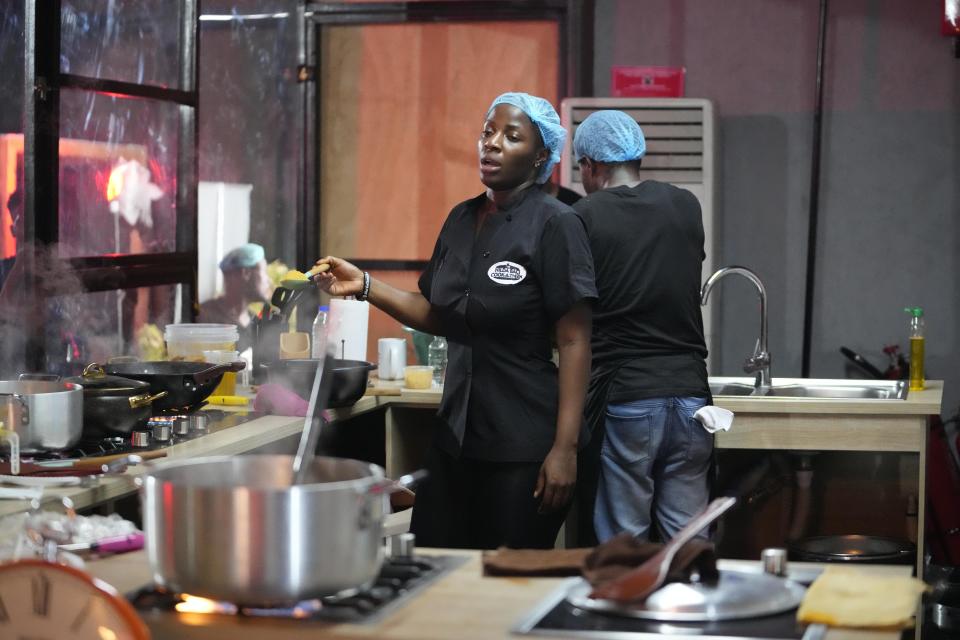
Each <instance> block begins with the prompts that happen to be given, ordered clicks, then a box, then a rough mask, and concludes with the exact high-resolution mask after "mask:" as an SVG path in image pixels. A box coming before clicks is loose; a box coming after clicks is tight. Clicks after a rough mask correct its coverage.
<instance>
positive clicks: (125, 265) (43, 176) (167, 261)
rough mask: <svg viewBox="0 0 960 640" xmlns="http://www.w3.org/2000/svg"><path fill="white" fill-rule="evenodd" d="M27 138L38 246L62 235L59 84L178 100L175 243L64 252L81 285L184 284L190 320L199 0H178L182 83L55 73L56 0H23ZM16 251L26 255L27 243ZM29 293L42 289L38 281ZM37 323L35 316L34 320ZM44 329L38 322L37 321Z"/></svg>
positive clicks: (27, 188) (29, 200)
mask: <svg viewBox="0 0 960 640" xmlns="http://www.w3.org/2000/svg"><path fill="white" fill-rule="evenodd" d="M24 2H25V7H24V67H25V68H24V87H23V97H24V101H23V104H24V127H23V129H24V134H23V135H24V144H23V168H24V176H23V189H24V198H23V199H24V202H23V207H24V210H23V216H24V236H25V239H26V243H25V244H26V245H28V246H33V247H40V248H43V247H45V246H49V245H52V244H53V243H56V242H57V241H58V240H59V236H60V221H59V170H60V158H59V140H60V90H61V89H64V88H70V89H79V90H87V91H94V92H101V93H110V94H113V95H120V96H123V97H128V98H139V99H150V100H156V101H160V102H169V103H174V104H177V105H179V110H178V123H177V127H178V137H179V140H178V157H177V171H176V174H177V196H176V202H177V223H176V250H175V251H173V252H168V253H155V254H132V255H122V256H96V257H84V258H72V259H63V260H62V261H61V263H62V265H63V266H64V267H67V268H70V269H72V270H73V271H74V272H75V273H76V274H77V275H78V277H79V278H80V281H81V283H82V284H83V286H84V290H85V292H95V291H110V290H115V289H124V288H131V287H147V286H157V285H164V284H186V285H187V290H188V293H187V295H186V296H184V297H183V300H182V309H181V313H182V314H183V317H186V318H190V319H192V318H193V317H195V314H196V310H197V300H196V296H197V246H196V245H197V181H198V175H199V174H198V162H197V125H198V122H197V114H196V110H197V106H198V102H199V92H198V88H197V59H198V57H199V21H198V16H199V6H198V5H199V0H179V3H178V8H179V11H180V21H179V34H178V35H179V61H178V62H179V81H180V88H179V89H167V88H163V87H157V86H152V85H139V84H136V83H130V82H122V81H117V80H108V79H101V78H90V77H87V76H81V75H75V74H66V73H61V72H60V54H61V48H60V44H61V29H60V21H61V8H62V2H61V0H24ZM23 253H24V255H22V256H20V255H18V258H17V259H18V260H19V259H25V260H26V261H27V266H28V273H31V274H32V273H34V269H33V268H32V266H33V262H34V260H35V256H34V254H33V251H32V250H30V249H28V250H27V251H24V252H23ZM26 284H27V292H26V295H27V296H28V298H35V297H36V296H37V295H40V294H39V292H38V290H37V287H36V282H35V281H31V282H28V283H26ZM34 324H39V323H34ZM34 330H35V331H38V332H39V331H41V330H42V328H41V327H34ZM44 355H45V354H42V353H34V354H28V356H29V358H30V360H29V361H28V362H27V365H28V366H32V367H40V366H42V362H41V361H40V360H41V359H42V358H43V357H44Z"/></svg>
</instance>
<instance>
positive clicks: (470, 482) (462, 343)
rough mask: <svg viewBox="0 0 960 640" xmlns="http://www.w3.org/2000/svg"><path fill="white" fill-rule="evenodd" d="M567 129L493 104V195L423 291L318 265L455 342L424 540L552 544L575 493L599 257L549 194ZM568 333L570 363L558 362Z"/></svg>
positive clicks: (519, 96)
mask: <svg viewBox="0 0 960 640" xmlns="http://www.w3.org/2000/svg"><path fill="white" fill-rule="evenodd" d="M565 138H566V130H565V129H564V128H563V127H562V126H561V125H560V118H559V117H558V116H557V113H556V111H555V110H554V108H553V107H552V106H551V105H550V103H549V102H547V101H546V100H544V99H543V98H538V97H534V96H530V95H527V94H524V93H505V94H503V95H501V96H499V97H498V98H497V99H495V100H494V101H493V104H491V106H490V108H489V109H488V111H487V113H486V116H485V118H484V120H483V126H482V128H481V130H480V138H479V141H478V155H479V167H478V168H479V170H480V180H481V182H482V183H483V185H484V186H485V187H486V191H485V193H483V194H481V195H479V196H477V197H475V198H472V199H470V200H467V201H465V202H462V203H460V204H458V205H457V206H456V207H454V208H453V210H452V211H451V212H450V214H449V215H448V216H447V219H446V222H444V224H443V227H442V228H441V230H440V236H439V238H438V239H437V242H436V246H435V248H434V250H433V255H432V256H431V258H430V262H429V264H428V265H427V268H426V270H425V271H424V272H423V274H422V275H421V276H420V281H419V288H420V290H419V291H417V292H406V291H400V290H398V289H395V288H393V287H392V286H390V285H388V284H386V283H385V282H381V281H379V280H375V279H372V278H371V277H370V275H369V274H368V273H366V272H364V271H361V270H360V269H358V268H357V267H355V266H354V265H352V264H350V263H348V262H345V261H344V260H341V259H339V258H335V257H326V258H323V259H321V260H320V261H319V262H318V264H328V265H330V271H329V272H328V273H326V274H323V275H321V276H320V277H319V278H318V283H319V284H320V286H321V287H322V288H323V289H325V290H326V291H328V292H329V293H330V294H331V295H335V296H350V295H352V296H357V298H358V299H360V300H369V301H370V303H371V304H373V305H375V306H377V307H379V308H380V309H382V310H384V311H386V312H387V313H389V314H390V315H392V316H393V317H394V318H396V319H397V320H399V321H400V322H402V323H403V324H405V325H408V326H411V327H413V328H415V329H419V330H421V331H425V332H428V333H431V334H434V335H442V336H445V337H446V338H447V340H448V344H449V359H448V363H447V374H446V379H445V384H444V390H443V399H442V401H441V405H440V412H439V416H440V418H441V419H442V420H443V421H444V422H445V423H446V427H447V428H446V429H440V430H438V432H437V434H436V437H435V440H434V443H433V445H432V447H431V449H430V451H429V452H428V453H427V469H428V471H429V472H430V478H429V479H428V480H427V481H426V482H425V483H424V484H423V485H422V486H421V487H419V488H418V489H417V496H416V502H415V504H414V508H413V518H412V522H411V530H412V531H413V532H414V533H415V534H416V536H417V542H418V543H419V544H421V545H426V546H433V547H457V548H483V549H492V548H496V547H499V546H501V545H504V546H508V547H514V548H550V547H552V546H553V544H554V541H555V540H556V537H557V533H558V531H559V529H560V525H561V524H562V522H563V518H564V515H565V513H566V510H567V506H568V503H569V500H570V497H571V496H572V493H573V489H574V486H575V483H576V474H577V450H578V444H579V443H580V442H581V430H582V428H583V402H584V396H585V392H586V385H587V379H588V377H589V369H590V301H591V300H592V299H593V298H595V296H596V288H595V285H594V281H593V261H592V259H591V256H590V250H589V247H588V246H587V238H586V234H585V232H584V228H583V224H582V223H581V221H580V219H579V218H578V217H577V216H576V215H575V214H574V213H573V211H571V210H570V208H569V207H567V206H566V205H564V204H562V203H560V202H559V201H557V200H556V199H554V198H552V197H550V196H549V195H547V194H546V193H544V192H543V191H542V190H541V189H540V185H541V184H542V183H543V182H544V181H546V180H547V178H548V177H549V176H550V172H551V170H552V168H553V166H554V165H555V164H556V163H557V162H558V161H559V159H560V151H561V149H562V148H563V144H564V141H565ZM554 335H555V336H556V342H557V346H558V350H559V367H557V366H554V364H553V363H552V362H551V356H552V338H553V336H554Z"/></svg>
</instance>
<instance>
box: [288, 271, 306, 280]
mask: <svg viewBox="0 0 960 640" xmlns="http://www.w3.org/2000/svg"><path fill="white" fill-rule="evenodd" d="M283 279H284V280H306V279H307V274H305V273H304V272H302V271H297V270H296V269H290V271H287V273H286V274H285V275H284V276H283Z"/></svg>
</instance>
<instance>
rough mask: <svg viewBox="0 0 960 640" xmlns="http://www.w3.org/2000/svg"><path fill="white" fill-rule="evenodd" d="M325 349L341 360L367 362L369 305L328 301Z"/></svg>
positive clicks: (351, 301)
mask: <svg viewBox="0 0 960 640" xmlns="http://www.w3.org/2000/svg"><path fill="white" fill-rule="evenodd" d="M329 322H330V328H329V329H328V330H327V349H328V351H330V352H332V353H333V357H335V358H341V359H343V360H362V361H364V362H366V360H367V325H368V323H369V322H370V304H369V303H367V302H360V301H359V300H342V299H340V298H335V299H333V300H331V301H330V319H329Z"/></svg>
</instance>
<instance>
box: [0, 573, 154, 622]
mask: <svg viewBox="0 0 960 640" xmlns="http://www.w3.org/2000/svg"><path fill="white" fill-rule="evenodd" d="M0 638H23V639H25V640H26V639H29V640H63V639H67V638H70V639H74V638H75V639H76V640H149V638H150V632H149V631H148V630H147V627H146V625H145V624H144V623H143V621H142V620H140V618H139V617H138V616H137V614H136V612H135V611H134V609H133V607H132V606H130V603H128V602H127V601H126V600H124V599H123V597H121V596H120V595H119V594H118V593H117V591H116V590H115V589H114V588H113V587H111V586H110V585H108V584H107V583H105V582H103V581H102V580H98V579H97V578H94V577H92V576H89V575H87V574H85V573H83V572H82V571H79V570H77V569H74V568H73V567H68V566H65V565H61V564H53V563H50V562H45V561H43V560H20V561H17V562H12V563H10V564H4V565H0Z"/></svg>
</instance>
